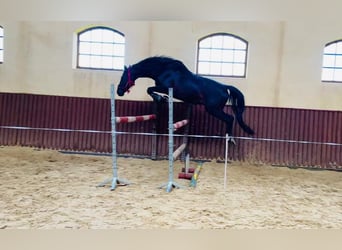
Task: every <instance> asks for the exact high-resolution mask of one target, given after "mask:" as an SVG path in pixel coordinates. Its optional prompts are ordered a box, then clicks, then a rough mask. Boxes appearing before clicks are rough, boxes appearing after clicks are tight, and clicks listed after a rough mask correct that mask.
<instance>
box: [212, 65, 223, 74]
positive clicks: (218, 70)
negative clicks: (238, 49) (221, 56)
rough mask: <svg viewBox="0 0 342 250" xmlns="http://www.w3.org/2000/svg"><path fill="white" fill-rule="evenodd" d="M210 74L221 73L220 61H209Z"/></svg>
mask: <svg viewBox="0 0 342 250" xmlns="http://www.w3.org/2000/svg"><path fill="white" fill-rule="evenodd" d="M210 74H213V75H221V64H220V63H211V64H210Z"/></svg>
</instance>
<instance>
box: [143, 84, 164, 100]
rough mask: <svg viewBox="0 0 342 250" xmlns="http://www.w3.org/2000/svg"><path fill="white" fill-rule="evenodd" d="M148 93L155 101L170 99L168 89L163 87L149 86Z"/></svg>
mask: <svg viewBox="0 0 342 250" xmlns="http://www.w3.org/2000/svg"><path fill="white" fill-rule="evenodd" d="M155 92H158V93H163V94H165V95H166V96H164V95H160V94H157V93H155ZM147 94H149V95H150V96H151V97H152V99H153V101H155V102H157V103H160V102H167V101H168V97H167V90H166V91H165V88H163V87H159V86H155V87H149V88H147Z"/></svg>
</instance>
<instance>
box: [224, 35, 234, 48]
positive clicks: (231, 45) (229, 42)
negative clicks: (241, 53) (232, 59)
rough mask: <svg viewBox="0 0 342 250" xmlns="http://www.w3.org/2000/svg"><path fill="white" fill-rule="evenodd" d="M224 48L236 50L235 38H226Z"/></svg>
mask: <svg viewBox="0 0 342 250" xmlns="http://www.w3.org/2000/svg"><path fill="white" fill-rule="evenodd" d="M223 47H224V48H234V37H232V36H224V39H223Z"/></svg>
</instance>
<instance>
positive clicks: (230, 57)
mask: <svg viewBox="0 0 342 250" xmlns="http://www.w3.org/2000/svg"><path fill="white" fill-rule="evenodd" d="M222 61H223V62H233V61H234V52H233V50H223V51H222Z"/></svg>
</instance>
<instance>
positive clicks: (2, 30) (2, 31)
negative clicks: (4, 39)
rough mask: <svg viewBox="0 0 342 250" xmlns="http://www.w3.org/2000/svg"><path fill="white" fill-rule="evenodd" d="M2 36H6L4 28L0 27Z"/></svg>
mask: <svg viewBox="0 0 342 250" xmlns="http://www.w3.org/2000/svg"><path fill="white" fill-rule="evenodd" d="M0 36H4V29H3V28H1V27H0Z"/></svg>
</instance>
